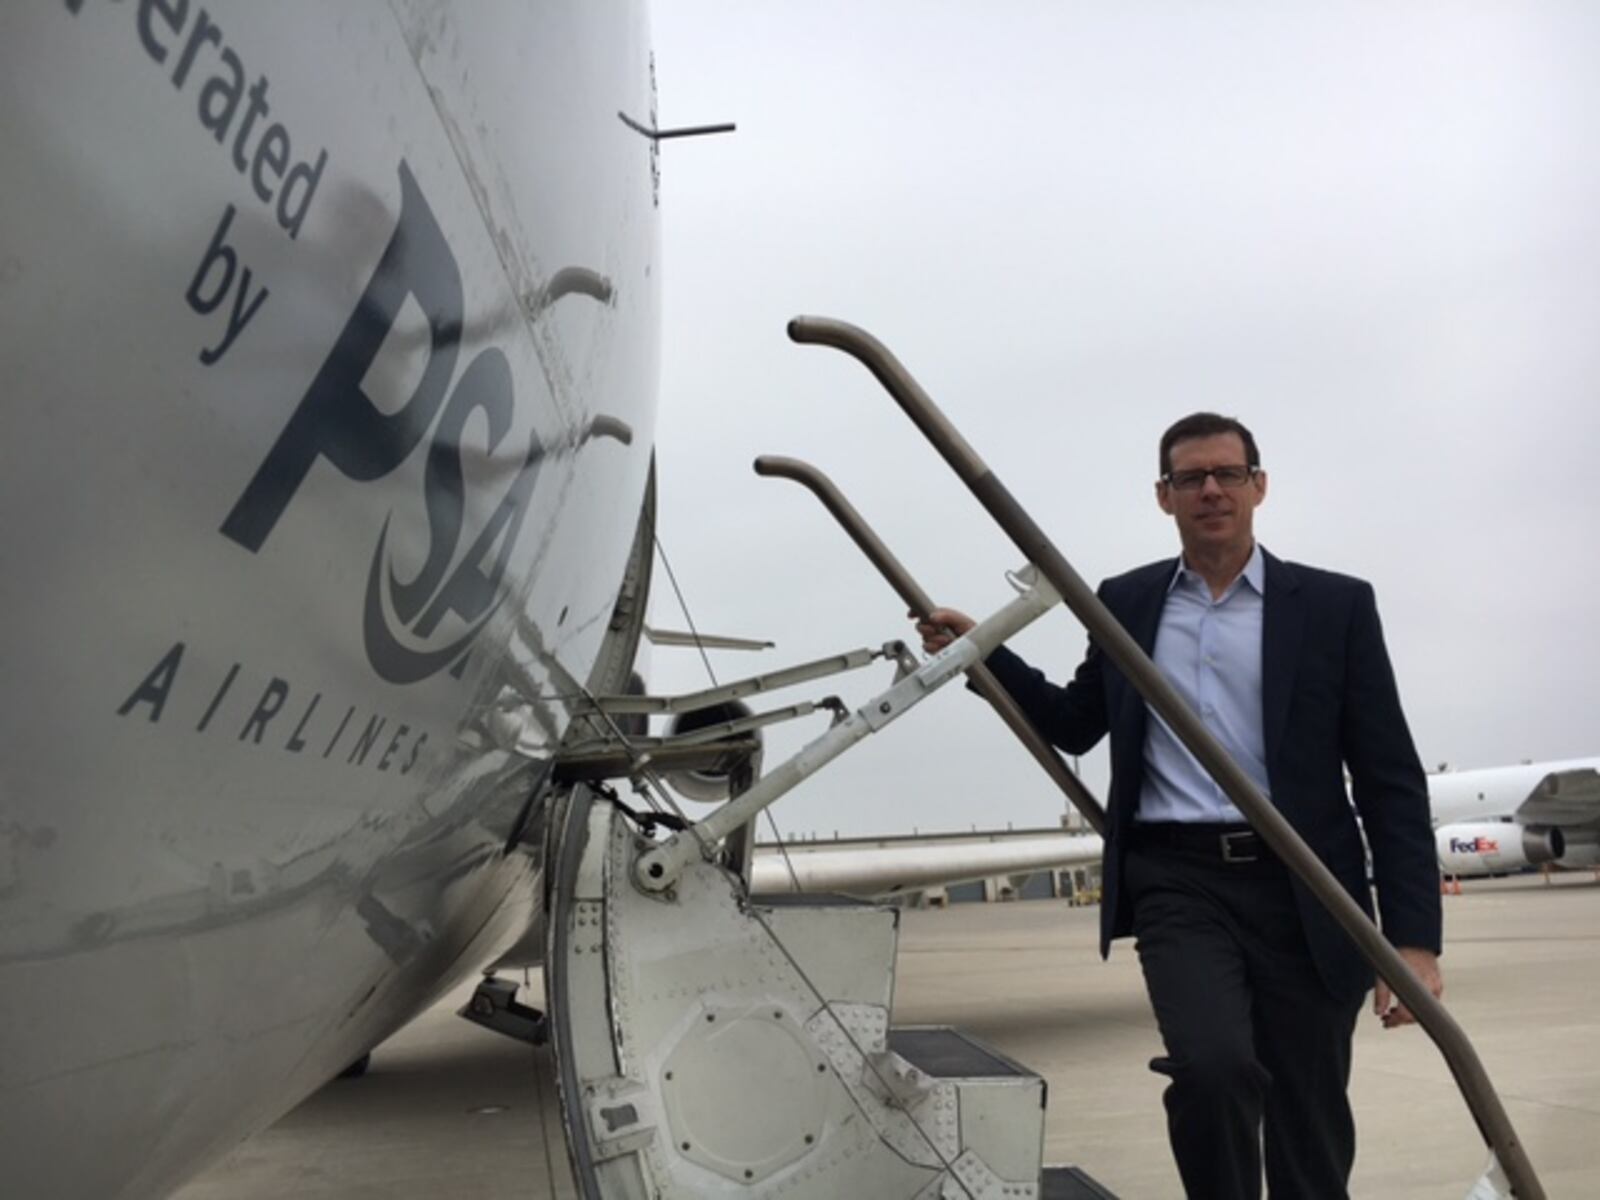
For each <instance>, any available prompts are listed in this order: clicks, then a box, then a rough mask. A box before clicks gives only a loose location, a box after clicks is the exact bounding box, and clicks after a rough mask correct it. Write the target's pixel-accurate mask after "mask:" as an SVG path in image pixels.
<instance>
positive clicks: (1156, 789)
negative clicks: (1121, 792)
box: [1138, 543, 1271, 824]
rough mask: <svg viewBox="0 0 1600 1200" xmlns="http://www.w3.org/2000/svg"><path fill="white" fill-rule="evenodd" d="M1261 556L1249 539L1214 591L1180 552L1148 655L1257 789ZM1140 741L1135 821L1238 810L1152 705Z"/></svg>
mask: <svg viewBox="0 0 1600 1200" xmlns="http://www.w3.org/2000/svg"><path fill="white" fill-rule="evenodd" d="M1265 598H1266V564H1265V561H1264V560H1263V559H1262V557H1261V545H1260V543H1257V544H1256V546H1255V547H1254V549H1252V550H1251V552H1250V561H1249V562H1247V563H1246V564H1245V567H1244V570H1243V571H1241V572H1240V573H1239V577H1238V578H1237V579H1235V580H1234V581H1233V582H1232V583H1230V584H1229V585H1228V590H1227V591H1225V592H1223V593H1222V597H1221V599H1218V600H1213V599H1212V598H1211V588H1210V587H1209V586H1208V585H1207V584H1206V581H1205V580H1204V579H1202V578H1201V577H1200V576H1199V575H1198V574H1197V573H1196V572H1194V571H1191V570H1189V568H1188V567H1186V566H1185V565H1184V563H1183V560H1182V559H1181V558H1180V559H1179V561H1178V569H1177V570H1176V571H1175V572H1174V573H1173V576H1172V582H1171V583H1170V584H1168V585H1167V600H1166V603H1165V605H1163V606H1162V609H1161V625H1160V627H1159V630H1158V632H1157V633H1156V646H1155V656H1154V657H1155V663H1156V666H1157V667H1159V668H1160V669H1161V673H1162V674H1163V675H1165V676H1166V677H1167V681H1168V682H1169V683H1171V684H1172V686H1173V687H1175V688H1177V690H1178V694H1179V695H1180V696H1182V697H1183V698H1184V700H1185V701H1186V702H1187V703H1188V705H1189V707H1190V708H1192V709H1193V710H1194V711H1195V712H1196V713H1197V714H1198V715H1199V717H1200V720H1201V721H1202V722H1204V724H1205V726H1206V728H1207V729H1208V730H1210V731H1211V733H1212V735H1213V736H1214V737H1216V739H1217V740H1218V741H1219V742H1221V743H1222V745H1223V747H1224V748H1225V749H1226V750H1227V751H1228V753H1229V754H1231V755H1232V756H1233V758H1234V761H1235V762H1237V763H1238V764H1239V766H1240V767H1242V768H1243V769H1244V773H1245V774H1246V775H1248V776H1249V777H1250V779H1251V780H1252V781H1253V782H1254V783H1255V785H1256V786H1257V787H1258V788H1260V789H1261V792H1262V794H1263V795H1270V794H1271V793H1270V792H1269V791H1268V788H1267V760H1266V746H1265V739H1264V737H1263V734H1262V722H1261V619H1262V611H1263V601H1264V600H1265ZM1148 717H1149V720H1148V722H1147V724H1146V728H1145V739H1144V784H1143V786H1142V787H1141V789H1140V792H1139V813H1138V819H1139V820H1141V821H1228V822H1237V823H1241V824H1242V823H1244V815H1243V814H1242V813H1240V812H1239V810H1238V809H1237V808H1235V807H1234V806H1233V803H1232V802H1231V801H1230V800H1229V799H1228V797H1227V794H1226V793H1225V792H1224V791H1223V790H1222V789H1221V788H1220V787H1218V786H1217V785H1216V783H1215V782H1214V781H1213V780H1212V778H1211V776H1210V775H1208V774H1206V771H1205V768H1203V767H1202V766H1201V765H1200V764H1199V763H1198V762H1196V761H1195V758H1194V755H1192V754H1190V753H1189V751H1188V749H1187V748H1185V746H1184V744H1183V743H1182V742H1180V741H1179V740H1178V738H1177V737H1176V736H1175V735H1174V734H1173V732H1172V730H1171V728H1169V727H1168V725H1167V723H1166V722H1165V721H1163V720H1162V719H1161V718H1160V717H1159V716H1157V715H1156V714H1155V713H1154V712H1149V713H1148Z"/></svg>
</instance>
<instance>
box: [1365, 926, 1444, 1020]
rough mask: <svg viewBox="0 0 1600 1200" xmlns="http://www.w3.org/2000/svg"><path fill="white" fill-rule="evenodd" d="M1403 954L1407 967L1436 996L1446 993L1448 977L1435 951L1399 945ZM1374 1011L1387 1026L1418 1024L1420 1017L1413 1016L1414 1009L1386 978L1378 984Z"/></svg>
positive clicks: (1374, 998) (1401, 954)
mask: <svg viewBox="0 0 1600 1200" xmlns="http://www.w3.org/2000/svg"><path fill="white" fill-rule="evenodd" d="M1397 949H1398V950H1399V951H1400V957H1401V958H1403V959H1405V962H1406V966H1408V967H1410V968H1411V969H1412V971H1414V972H1415V973H1416V976H1417V978H1418V979H1420V980H1421V981H1422V986H1423V987H1425V988H1427V989H1428V990H1429V991H1430V992H1432V993H1433V996H1434V999H1436V1000H1437V999H1438V998H1439V997H1440V996H1442V995H1444V976H1443V975H1441V974H1440V973H1439V956H1438V955H1437V954H1435V953H1434V952H1433V951H1432V950H1419V949H1418V948H1417V947H1415V946H1400V947H1397ZM1372 1011H1373V1012H1375V1013H1377V1014H1378V1016H1379V1018H1381V1019H1382V1021H1383V1027H1384V1028H1385V1029H1394V1028H1396V1027H1397V1026H1400V1025H1415V1024H1416V1022H1417V1019H1416V1017H1414V1016H1412V1015H1411V1010H1410V1009H1408V1008H1407V1007H1406V1006H1405V1005H1404V1004H1401V1003H1400V1002H1399V1001H1398V1000H1396V999H1395V998H1394V994H1393V993H1392V992H1391V991H1390V990H1389V985H1388V984H1387V983H1385V982H1384V981H1383V980H1381V979H1380V980H1378V984H1377V987H1375V988H1374V989H1373V991H1372Z"/></svg>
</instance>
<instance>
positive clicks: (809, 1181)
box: [545, 784, 1111, 1200]
mask: <svg viewBox="0 0 1600 1200" xmlns="http://www.w3.org/2000/svg"><path fill="white" fill-rule="evenodd" d="M563 808H564V815H563V820H564V821H565V822H566V826H567V827H566V829H565V830H564V832H563V834H562V836H561V838H560V839H559V842H560V845H561V846H562V858H561V861H560V862H559V863H558V864H556V865H555V876H554V878H553V879H552V881H551V882H552V886H553V888H554V896H553V900H554V906H553V910H552V911H554V912H558V913H562V914H563V916H564V919H561V920H556V921H553V922H552V923H551V930H552V938H551V943H550V946H549V957H548V958H547V960H546V964H545V976H546V992H547V1002H548V1003H549V1005H550V1018H551V1020H550V1025H551V1028H552V1030H553V1031H554V1049H555V1054H556V1060H557V1063H558V1072H559V1075H558V1084H559V1087H560V1089H561V1094H562V1097H563V1104H564V1106H565V1108H566V1109H567V1119H568V1121H569V1123H570V1128H569V1133H570V1134H571V1139H570V1140H571V1146H572V1150H573V1158H574V1167H575V1175H576V1176H577V1178H578V1179H579V1180H580V1187H582V1186H583V1182H581V1181H588V1184H589V1189H590V1190H588V1191H586V1192H585V1194H586V1195H592V1196H595V1197H606V1198H607V1200H611V1198H620V1197H630V1198H631V1197H638V1198H641V1200H642V1198H644V1197H650V1196H659V1197H662V1198H663V1200H676V1198H679V1197H682V1198H683V1200H689V1198H692V1197H716V1196H738V1197H780V1196H781V1197H785V1198H789V1197H793V1198H795V1200H808V1198H817V1200H822V1198H836V1197H857V1196H860V1197H883V1198H886V1200H887V1198H889V1197H907V1198H908V1200H910V1198H915V1200H1036V1198H1039V1197H1059V1198H1061V1200H1093V1198H1098V1197H1109V1196H1110V1195H1111V1193H1109V1192H1107V1191H1105V1190H1104V1189H1103V1188H1101V1187H1100V1186H1099V1185H1098V1184H1096V1183H1095V1182H1094V1181H1093V1180H1092V1179H1089V1178H1088V1177H1087V1176H1086V1175H1083V1174H1082V1173H1081V1172H1078V1171H1076V1170H1074V1169H1073V1168H1070V1167H1061V1168H1053V1169H1050V1170H1045V1169H1043V1167H1042V1163H1041V1158H1042V1149H1043V1140H1044V1112H1045V1084H1044V1081H1043V1080H1042V1079H1040V1078H1039V1076H1037V1075H1036V1074H1034V1073H1033V1072H1031V1071H1029V1070H1027V1069H1026V1068H1025V1067H1022V1066H1019V1065H1018V1064H1016V1063H1014V1062H1012V1061H1011V1060H1009V1059H1007V1058H1006V1057H1004V1056H1003V1055H1001V1054H998V1053H997V1052H995V1051H994V1050H992V1049H989V1048H988V1047H985V1046H983V1045H981V1044H979V1043H978V1042H976V1041H975V1040H973V1039H971V1038H969V1037H966V1036H965V1035H963V1034H961V1033H959V1032H957V1031H956V1030H954V1029H950V1028H943V1027H912V1028H900V1029H896V1028H891V1027H890V1024H889V1015H890V1011H891V1009H892V1007H893V1001H894V979H895V950H896V943H897V939H898V935H899V916H900V913H899V910H898V909H896V908H893V907H889V906H884V905H877V904H871V903H866V902H862V901H858V900H851V899H847V898H844V897H829V896H795V895H788V894H785V895H782V896H767V897H763V896H747V895H746V894H744V891H743V888H742V886H741V883H740V880H739V878H738V876H737V875H735V874H734V873H733V872H731V871H730V870H728V869H727V868H726V867H725V866H723V865H721V864H719V863H717V862H715V861H708V860H706V859H702V858H696V859H695V860H694V861H692V862H690V863H689V864H688V866H687V867H686V868H685V869H684V870H683V871H682V873H681V874H679V875H678V876H677V878H676V881H675V882H674V884H673V885H672V887H671V888H670V889H669V890H667V891H664V892H661V893H652V892H648V891H646V890H644V889H643V888H640V887H638V886H637V885H636V878H637V874H638V872H639V869H640V863H641V861H642V860H643V859H644V858H645V856H646V855H648V854H649V853H650V851H651V850H652V848H653V847H654V843H652V842H650V841H649V840H648V839H646V838H644V837H643V836H641V834H640V833H639V831H638V829H637V828H636V827H635V825H634V824H633V822H632V821H631V819H630V818H629V817H628V816H627V815H626V813H625V812H624V810H623V809H621V808H619V807H618V806H617V805H615V804H613V803H611V802H610V801H609V800H607V799H606V798H605V797H604V796H602V795H601V794H600V793H598V792H595V791H593V790H591V789H590V788H588V787H587V786H586V785H582V784H579V785H576V786H575V787H574V788H573V789H572V791H571V792H570V793H569V794H568V796H567V797H566V798H565V799H564V801H563Z"/></svg>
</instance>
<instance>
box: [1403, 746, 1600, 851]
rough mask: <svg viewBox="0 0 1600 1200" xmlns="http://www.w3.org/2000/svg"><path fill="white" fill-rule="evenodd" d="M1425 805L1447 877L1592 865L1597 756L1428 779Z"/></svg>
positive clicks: (1598, 823)
mask: <svg viewBox="0 0 1600 1200" xmlns="http://www.w3.org/2000/svg"><path fill="white" fill-rule="evenodd" d="M1428 799H1429V802H1430V804H1431V806H1432V809H1433V827H1434V838H1435V840H1436V842H1437V844H1438V851H1439V866H1440V868H1441V869H1442V870H1443V871H1444V873H1445V874H1447V875H1491V874H1500V873H1502V872H1506V871H1515V870H1519V869H1521V868H1523V867H1529V866H1540V865H1543V864H1545V863H1554V864H1556V865H1557V866H1563V867H1593V866H1600V758H1575V759H1566V760H1562V761H1557V762H1536V763H1522V764H1520V765H1518V766H1512V767H1488V768H1485V769H1482V770H1476V771H1449V772H1443V773H1441V774H1437V775H1430V776H1429V777H1428Z"/></svg>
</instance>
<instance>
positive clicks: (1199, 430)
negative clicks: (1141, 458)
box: [1161, 412, 1261, 477]
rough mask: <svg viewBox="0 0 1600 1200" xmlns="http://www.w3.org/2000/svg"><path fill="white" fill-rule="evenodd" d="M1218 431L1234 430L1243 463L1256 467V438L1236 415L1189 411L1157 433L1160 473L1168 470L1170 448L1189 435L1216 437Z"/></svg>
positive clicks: (1258, 461) (1191, 436)
mask: <svg viewBox="0 0 1600 1200" xmlns="http://www.w3.org/2000/svg"><path fill="white" fill-rule="evenodd" d="M1222 433H1237V434H1238V435H1239V440H1240V441H1242V442H1243V443H1244V461H1245V466H1247V467H1259V466H1260V465H1261V454H1260V452H1259V451H1258V450H1257V449H1256V439H1255V437H1254V435H1252V434H1251V432H1250V431H1249V430H1248V429H1246V428H1245V427H1244V422H1243V421H1241V420H1239V419H1238V418H1237V417H1224V416H1222V415H1221V414H1220V413H1212V412H1197V413H1190V414H1189V415H1188V416H1187V417H1184V418H1183V419H1182V420H1180V421H1176V422H1174V423H1173V425H1172V427H1171V428H1170V429H1168V430H1167V431H1166V432H1165V433H1163V434H1162V435H1161V474H1162V476H1163V477H1164V476H1166V475H1167V473H1168V472H1170V471H1171V470H1172V448H1173V447H1174V446H1175V445H1177V444H1178V443H1179V442H1186V441H1188V440H1189V439H1190V438H1206V437H1216V436H1217V435H1218V434H1222Z"/></svg>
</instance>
